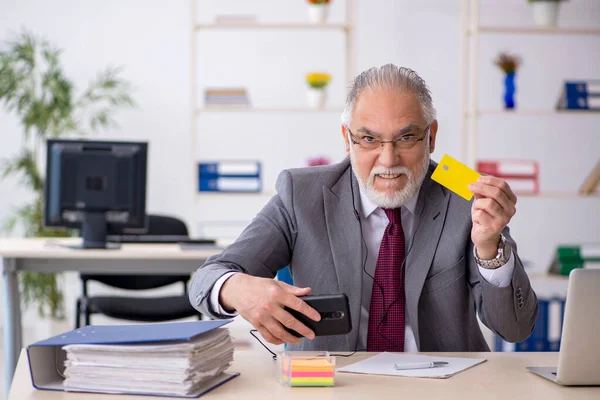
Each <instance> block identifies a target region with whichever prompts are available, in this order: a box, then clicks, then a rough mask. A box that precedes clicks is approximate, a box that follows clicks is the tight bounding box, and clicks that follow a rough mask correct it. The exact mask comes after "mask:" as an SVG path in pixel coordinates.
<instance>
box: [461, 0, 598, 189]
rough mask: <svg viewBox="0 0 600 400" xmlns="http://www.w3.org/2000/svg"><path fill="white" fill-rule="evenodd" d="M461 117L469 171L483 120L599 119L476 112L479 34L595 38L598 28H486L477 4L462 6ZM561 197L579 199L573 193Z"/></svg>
mask: <svg viewBox="0 0 600 400" xmlns="http://www.w3.org/2000/svg"><path fill="white" fill-rule="evenodd" d="M462 10H463V15H462V22H463V23H462V25H463V26H462V32H463V55H462V64H463V68H462V83H463V86H462V107H461V108H462V113H461V138H462V140H461V155H462V159H463V160H466V161H467V163H468V164H469V165H470V166H471V167H475V165H476V161H477V146H478V122H479V119H480V118H481V117H484V116H500V117H566V116H574V115H575V116H577V117H585V118H594V117H599V116H600V112H593V111H588V110H582V111H579V110H553V109H547V110H535V109H533V110H527V109H525V110H521V109H517V110H485V109H483V110H482V109H480V108H479V98H478V90H479V62H478V56H479V41H480V36H481V35H482V34H488V33H495V34H506V35H518V34H520V35H598V36H600V28H597V29H592V28H562V27H556V28H540V27H520V26H489V25H482V24H480V0H463V2H462ZM562 197H571V198H579V197H586V196H579V195H576V194H575V193H573V194H571V195H568V194H565V196H562Z"/></svg>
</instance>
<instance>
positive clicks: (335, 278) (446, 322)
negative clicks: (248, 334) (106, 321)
mask: <svg viewBox="0 0 600 400" xmlns="http://www.w3.org/2000/svg"><path fill="white" fill-rule="evenodd" d="M435 165H436V164H435V163H434V162H432V163H431V165H430V167H429V171H428V174H427V177H426V178H425V180H424V182H423V186H422V187H421V191H420V194H419V198H418V201H417V208H416V210H415V223H417V221H418V226H416V227H414V228H413V232H414V235H413V238H412V240H413V244H412V246H411V247H410V249H409V251H408V253H407V255H406V277H405V282H406V283H405V285H406V289H405V290H406V312H407V313H408V315H409V318H410V321H411V325H412V328H413V331H414V334H415V338H416V342H417V346H418V348H419V351H487V350H489V348H488V346H487V344H486V341H485V339H484V337H483V334H482V332H481V330H480V328H479V324H478V322H477V318H476V315H475V307H476V310H477V312H478V313H479V317H480V318H481V320H482V322H483V323H484V324H485V325H486V326H487V327H489V328H490V329H491V330H492V331H493V332H495V333H497V334H498V335H500V336H501V337H502V338H504V339H505V340H507V341H509V342H517V341H521V340H524V339H525V338H527V337H528V336H529V335H530V334H531V332H532V330H533V326H534V322H535V318H536V316H537V310H538V303H537V297H536V295H535V293H534V291H533V290H532V288H531V286H530V283H529V279H528V277H527V274H526V273H525V270H524V269H523V265H522V263H521V261H520V259H519V257H518V254H517V251H516V250H517V249H516V245H515V243H514V241H513V240H512V239H511V238H510V234H509V230H508V228H506V229H505V231H504V232H503V234H504V235H505V236H506V237H507V238H508V240H509V242H510V244H511V246H512V251H513V254H514V257H515V270H514V274H513V277H512V282H511V284H510V285H509V286H508V287H505V288H498V287H495V286H493V285H491V284H490V283H488V282H487V281H486V280H485V279H484V278H483V277H481V276H480V274H479V269H478V267H477V264H476V262H475V259H474V257H473V243H472V242H471V239H470V238H471V202H467V201H465V200H464V199H462V198H460V197H458V196H456V195H455V194H454V193H452V192H450V191H448V190H447V189H446V188H444V187H442V186H441V185H439V184H438V183H436V182H434V181H432V180H431V173H432V172H433V170H434V168H435ZM276 187H277V194H276V195H275V196H274V197H273V198H272V199H271V200H270V201H269V203H268V204H267V205H266V206H265V207H264V208H263V209H262V210H261V211H260V213H259V214H258V215H257V216H256V218H255V219H254V220H253V221H252V222H251V223H250V224H249V225H248V227H247V228H246V229H245V230H244V232H243V233H242V234H241V235H240V237H239V238H238V239H237V240H236V241H235V243H233V244H231V245H230V246H229V247H228V248H227V249H225V250H224V251H223V252H222V253H221V254H219V255H216V256H213V257H211V258H210V259H209V260H207V262H206V263H205V264H204V265H203V266H202V267H200V268H199V269H198V271H197V272H196V273H195V275H194V277H193V279H192V282H191V284H190V291H189V295H190V301H191V303H192V305H193V306H194V307H196V308H197V309H198V310H199V311H201V312H202V313H204V314H206V315H209V316H211V317H212V318H224V317H223V316H221V315H218V314H215V312H214V311H213V310H212V309H211V308H210V305H209V303H208V298H209V296H210V292H211V289H212V287H213V285H214V283H215V282H216V281H217V280H218V279H219V277H221V276H222V275H223V274H225V273H227V272H230V271H242V272H245V273H248V274H251V275H255V276H260V277H266V278H273V277H274V276H275V274H276V273H277V271H278V270H279V269H281V268H284V267H285V266H288V265H289V266H290V269H291V272H292V275H293V277H294V284H295V285H296V286H300V287H307V286H310V287H311V288H312V293H313V294H319V293H336V292H343V293H346V294H347V295H348V298H349V302H350V312H351V319H352V322H353V328H352V332H351V333H349V334H348V335H338V336H323V337H317V338H315V339H314V340H312V341H311V340H308V339H303V341H302V344H301V345H299V346H294V345H290V346H289V349H291V350H298V349H301V350H337V351H341V350H345V351H351V350H355V349H356V346H357V343H358V331H359V327H358V321H359V313H360V306H361V305H360V302H361V299H360V297H361V296H360V293H361V292H362V290H361V288H362V273H363V272H362V267H363V264H362V260H363V257H364V251H365V249H364V248H363V244H362V240H361V230H360V225H359V223H358V221H357V219H356V218H355V215H354V209H353V199H352V196H353V195H354V205H355V206H356V208H357V209H360V208H359V204H360V195H359V190H358V183H357V181H356V178H355V177H354V174H353V173H352V169H351V167H350V162H349V160H348V159H345V160H344V161H342V162H341V163H339V164H335V165H329V166H322V167H312V168H301V169H291V170H286V171H283V172H282V173H281V174H280V176H279V178H278V180H277V184H276ZM351 188H352V190H351ZM363 300H365V299H363ZM366 300H367V301H370V299H366ZM367 309H368V308H367ZM417 321H418V323H417ZM363 322H364V321H363Z"/></svg>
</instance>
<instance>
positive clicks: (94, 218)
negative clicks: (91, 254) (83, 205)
mask: <svg viewBox="0 0 600 400" xmlns="http://www.w3.org/2000/svg"><path fill="white" fill-rule="evenodd" d="M81 236H82V238H83V243H82V244H81V245H76V246H69V247H71V248H75V249H110V250H114V249H119V248H121V246H120V245H119V244H118V243H107V242H106V214H105V213H103V212H86V213H84V215H83V222H82V224H81Z"/></svg>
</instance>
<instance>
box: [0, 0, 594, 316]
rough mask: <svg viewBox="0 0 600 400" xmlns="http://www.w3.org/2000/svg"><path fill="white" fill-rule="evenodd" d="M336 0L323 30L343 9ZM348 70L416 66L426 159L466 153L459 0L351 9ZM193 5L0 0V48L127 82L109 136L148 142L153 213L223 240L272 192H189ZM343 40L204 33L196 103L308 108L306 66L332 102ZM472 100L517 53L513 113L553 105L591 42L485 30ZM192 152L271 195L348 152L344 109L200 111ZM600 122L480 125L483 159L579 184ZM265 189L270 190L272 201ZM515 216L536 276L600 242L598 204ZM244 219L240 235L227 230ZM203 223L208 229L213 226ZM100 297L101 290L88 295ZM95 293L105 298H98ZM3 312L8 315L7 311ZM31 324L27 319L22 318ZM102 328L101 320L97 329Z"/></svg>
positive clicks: (492, 12)
mask: <svg viewBox="0 0 600 400" xmlns="http://www.w3.org/2000/svg"><path fill="white" fill-rule="evenodd" d="M344 3H345V2H343V1H342V0H336V1H334V2H333V7H332V13H331V21H332V22H340V21H342V19H343V15H344V10H345V7H344ZM357 3H358V12H357V26H356V55H357V59H356V67H357V70H358V71H361V70H363V69H366V68H368V67H371V66H374V65H381V64H384V63H388V62H393V63H395V64H398V65H404V66H408V67H411V68H413V69H415V70H416V71H418V72H419V74H420V75H421V76H422V77H423V78H424V79H425V80H426V81H427V82H428V83H429V85H430V87H431V90H432V92H433V98H434V102H435V105H436V108H437V110H438V117H439V118H438V119H439V121H440V130H439V134H438V147H437V149H436V153H435V154H434V158H435V159H439V158H440V157H441V156H442V155H443V154H444V153H449V154H451V155H454V156H456V157H460V90H461V82H460V73H461V53H460V50H461V49H460V46H461V9H460V4H461V1H459V0H419V1H414V0H358V1H357ZM198 5H199V6H198V8H199V10H198V21H203V22H209V21H210V20H211V18H212V16H213V15H214V14H215V13H236V12H237V13H240V14H244V13H245V14H248V13H256V14H257V15H258V17H259V20H261V21H265V22H266V21H269V22H276V21H289V22H304V21H305V18H306V9H305V6H304V4H303V2H302V1H301V0H294V1H292V0H286V1H282V0H261V1H254V2H251V3H250V2H247V1H242V0H235V1H234V0H231V1H229V2H223V1H217V0H212V1H208V0H206V1H205V0H199V1H198ZM528 7H529V6H528V4H527V3H526V1H525V0H504V1H502V2H499V1H492V0H486V1H483V7H482V9H483V11H482V19H483V20H484V21H485V22H488V23H494V24H529V23H530V20H531V17H530V10H529V8H528ZM189 10H190V3H189V1H187V0H186V1H183V0H179V1H167V0H144V1H141V0H137V1H134V0H129V1H117V0H106V1H86V2H81V1H76V0H55V1H53V2H44V1H39V0H38V1H33V0H20V1H17V0H2V1H1V2H0V40H4V39H6V38H8V33H9V31H11V30H17V29H18V28H20V27H27V28H28V29H30V30H33V31H34V32H36V33H37V34H42V35H45V36H46V37H47V38H48V39H49V40H50V41H52V42H53V43H55V44H56V45H57V46H59V47H61V48H62V49H64V54H63V64H64V66H65V68H66V70H67V73H68V75H69V76H72V77H73V79H74V80H75V82H76V84H77V85H78V86H79V87H83V86H85V85H86V83H87V82H88V81H89V80H90V79H91V78H92V77H93V76H94V74H95V73H96V71H97V70H99V69H101V68H102V67H104V66H105V65H107V64H111V65H124V66H125V70H124V75H125V76H126V77H127V78H128V79H130V80H131V81H132V82H133V84H134V85H135V86H136V88H137V89H136V92H135V93H134V96H135V98H136V100H137V101H138V103H139V107H138V108H137V109H135V110H128V111H123V112H121V113H120V114H119V115H118V118H117V119H118V122H119V124H120V126H121V128H120V129H119V130H115V131H112V132H109V133H107V134H105V135H103V136H102V137H103V138H123V139H125V138H126V139H140V140H149V141H150V161H149V184H148V209H149V211H151V212H165V213H170V214H175V215H179V216H181V217H182V218H185V219H186V220H187V222H188V224H189V225H190V227H191V228H192V229H193V230H194V231H195V233H198V232H200V229H201V228H205V229H206V233H208V234H211V232H212V233H214V234H218V231H216V230H214V227H215V225H214V224H212V225H211V224H208V225H202V224H199V221H197V220H194V219H193V218H202V219H205V220H212V221H222V220H231V221H248V220H249V219H250V218H251V217H252V215H254V213H255V212H256V211H257V210H258V209H259V208H260V207H261V205H262V204H264V202H265V201H266V199H267V196H260V195H245V196H216V195H210V196H209V195H207V196H202V197H197V198H196V196H195V195H194V192H193V191H194V188H195V187H196V182H195V181H194V175H193V167H192V159H191V149H190V147H189V146H190V143H191V138H190V135H191V132H190V130H191V119H190V115H191V101H190V95H191V92H190V90H191V89H190V74H189V65H190V55H191V52H190V19H191V18H190V15H189ZM560 22H561V24H564V25H571V26H573V25H577V24H578V23H582V24H585V25H586V26H590V25H593V24H597V25H595V26H600V2H598V1H595V0H571V1H569V2H567V3H565V4H564V6H563V13H562V15H561V21H560ZM343 43H344V42H343V36H342V35H341V34H340V33H339V32H336V31H323V32H313V31H310V32H295V31H294V32H291V33H289V32H283V31H275V32H273V34H271V32H269V31H260V32H256V31H244V32H243V34H239V35H238V34H236V33H235V32H217V31H208V32H200V33H199V34H198V50H199V52H198V53H199V58H198V64H199V66H198V71H199V75H200V78H199V82H198V89H199V90H198V92H197V93H198V95H199V96H200V95H201V93H202V92H201V89H202V88H203V87H204V85H224V84H237V85H245V86H247V87H248V89H249V92H250V97H251V100H252V101H253V103H254V104H255V105H257V106H265V107H269V106H277V105H284V106H290V107H295V106H297V107H301V106H303V105H304V104H305V97H304V96H305V94H304V83H303V79H304V73H305V72H306V71H307V70H310V69H320V68H325V69H327V70H328V71H329V72H331V73H332V74H333V81H332V83H331V87H330V88H329V100H330V101H329V105H330V106H332V107H341V106H342V104H343V98H344V92H345V87H346V83H347V82H346V81H347V79H346V77H344V76H343V65H344V62H343V52H342V49H343ZM481 48H482V50H481V58H480V66H481V88H480V99H481V106H482V107H485V108H494V109H499V108H500V107H501V99H502V86H501V85H502V75H501V73H500V72H499V71H498V70H497V69H496V67H494V66H493V65H492V64H491V61H492V59H493V58H494V57H495V55H496V54H497V52H498V51H500V50H509V51H514V52H518V53H520V54H521V55H522V56H523V58H524V61H525V62H524V65H523V67H522V69H521V70H520V71H519V76H518V80H517V85H518V94H517V101H518V106H519V107H521V108H523V109H526V108H536V109H537V108H541V107H544V108H551V107H552V106H553V104H554V101H555V99H556V97H557V96H558V90H559V85H560V83H561V81H562V79H567V78H596V79H598V78H600V76H599V74H600V72H598V69H599V68H598V67H599V66H600V37H599V36H589V37H580V36H572V37H566V38H564V37H558V36H533V37H522V36H506V35H502V36H501V35H487V36H486V37H484V38H482V41H481ZM0 115H1V118H0V132H2V139H3V141H2V144H3V145H2V146H0V157H2V158H3V157H7V156H10V155H12V154H14V153H15V152H16V151H17V149H18V143H19V140H18V138H19V136H20V130H19V127H18V126H17V125H16V122H15V120H14V118H12V117H9V116H6V115H5V114H0ZM198 122H199V129H198V148H197V153H198V157H199V159H206V160H209V159H220V158H230V159H237V158H255V159H261V160H262V161H263V163H264V168H265V171H264V178H265V189H266V191H267V192H272V190H273V185H274V181H275V178H276V176H277V174H278V172H279V171H280V170H281V169H283V168H287V167H298V166H303V165H305V164H306V159H307V158H308V157H311V156H316V155H321V154H323V155H327V156H329V157H330V158H332V159H333V160H335V161H337V160H339V159H341V158H342V157H343V156H344V153H343V149H344V148H343V143H342V141H341V136H340V132H339V115H338V114H337V113H294V114H289V115H288V114H261V113H245V114H242V113H240V114H224V113H216V114H204V115H202V116H200V117H199V118H198ZM599 122H600V117H598V116H597V115H590V116H587V117H581V118H580V117H570V116H566V117H548V118H544V119H542V118H530V117H527V118H526V117H514V118H504V117H489V118H486V119H483V120H482V121H481V125H480V127H481V132H482V135H481V139H480V142H479V143H480V151H481V154H482V156H486V157H526V158H536V159H538V160H540V162H541V164H542V189H547V190H561V189H562V190H572V191H575V190H576V189H577V187H578V185H579V183H580V182H581V181H583V179H584V177H585V174H586V173H587V171H588V170H589V169H590V168H591V166H592V165H593V163H594V162H595V161H596V160H597V159H598V149H599V148H600V136H599V135H598V132H597V127H598V126H599V125H600V124H599ZM0 193H1V194H2V195H1V196H0V220H4V219H5V218H6V217H7V216H8V215H9V214H10V211H11V207H14V206H15V205H18V204H20V203H21V202H22V201H24V200H25V199H26V198H27V193H26V192H24V191H23V190H21V189H19V188H18V186H17V185H16V184H15V182H14V181H13V180H6V181H2V182H0ZM269 194H270V193H269ZM518 210H519V211H518V214H517V216H516V217H515V219H514V221H513V223H512V224H511V225H512V227H513V234H514V236H515V238H516V239H517V240H518V242H519V244H520V253H521V255H522V257H523V258H525V259H526V260H528V261H530V262H531V264H532V268H534V269H535V270H543V269H544V268H545V267H546V266H547V264H548V262H549V260H550V257H551V253H552V249H553V248H554V246H555V245H556V244H557V243H559V242H578V241H586V242H591V241H596V242H598V241H600V217H599V216H598V215H599V213H598V199H587V200H586V199H575V200H560V199H558V200H557V199H551V200H546V199H536V198H521V199H520V200H519V204H518ZM237 228H239V226H234V229H237ZM211 229H212V230H211ZM66 285H67V306H68V307H69V308H68V310H67V311H68V314H69V315H70V314H72V307H73V299H74V298H75V297H76V296H77V295H78V294H79V285H78V282H77V277H76V275H73V274H68V275H67V283H66ZM96 289H99V288H96ZM100 290H101V289H100ZM0 312H1V311H0ZM34 317H35V315H34V314H33V313H28V314H27V316H26V324H29V325H32V324H33V321H34ZM96 321H98V322H100V320H99V319H98V320H96Z"/></svg>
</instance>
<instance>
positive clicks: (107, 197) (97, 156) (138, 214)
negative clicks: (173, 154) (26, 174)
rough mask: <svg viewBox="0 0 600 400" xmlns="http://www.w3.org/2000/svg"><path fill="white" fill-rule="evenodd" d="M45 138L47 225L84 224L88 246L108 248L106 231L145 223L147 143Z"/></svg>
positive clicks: (45, 212) (84, 238) (83, 230)
mask: <svg viewBox="0 0 600 400" xmlns="http://www.w3.org/2000/svg"><path fill="white" fill-rule="evenodd" d="M46 143H47V151H46V155H47V158H46V183H45V188H44V197H45V201H44V224H45V225H46V226H54V227H64V228H75V229H80V233H81V236H82V237H83V245H82V247H83V248H87V249H98V248H107V246H106V234H107V231H118V230H122V229H125V228H145V226H146V175H147V164H146V162H147V158H148V143H146V142H108V141H92V140H64V139H48V140H47V142H46Z"/></svg>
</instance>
